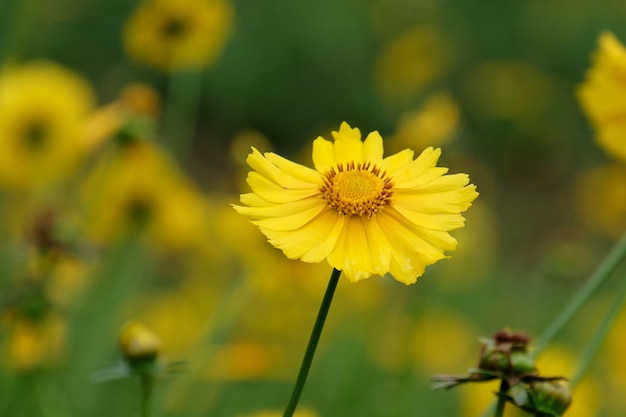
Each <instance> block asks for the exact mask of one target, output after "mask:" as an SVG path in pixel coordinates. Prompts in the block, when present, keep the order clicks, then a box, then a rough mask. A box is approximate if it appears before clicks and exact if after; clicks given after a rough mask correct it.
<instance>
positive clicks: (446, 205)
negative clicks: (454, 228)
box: [392, 185, 478, 213]
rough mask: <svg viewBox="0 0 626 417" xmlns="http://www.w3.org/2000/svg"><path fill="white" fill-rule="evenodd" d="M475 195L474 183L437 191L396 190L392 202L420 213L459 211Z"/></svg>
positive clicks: (469, 203) (463, 209)
mask: <svg viewBox="0 0 626 417" xmlns="http://www.w3.org/2000/svg"><path fill="white" fill-rule="evenodd" d="M477 196H478V193H477V192H476V187H475V186H474V185H468V186H466V187H463V188H457V189H452V190H448V191H442V192H438V193H420V192H417V191H409V190H407V191H399V192H397V193H396V194H395V195H394V196H393V201H394V202H393V203H392V204H393V205H394V206H395V205H399V206H401V207H404V208H405V209H408V210H412V211H417V212H422V213H461V212H463V211H465V210H467V208H468V207H470V206H471V205H472V201H474V199H475V198H476V197H477Z"/></svg>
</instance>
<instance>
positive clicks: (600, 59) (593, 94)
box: [578, 32, 626, 162]
mask: <svg viewBox="0 0 626 417" xmlns="http://www.w3.org/2000/svg"><path fill="white" fill-rule="evenodd" d="M598 45H599V49H598V50H597V51H596V52H595V54H594V55H593V63H592V66H591V68H590V69H589V70H588V71H587V74H586V80H585V81H584V82H583V83H582V84H581V85H580V86H579V87H578V99H579V101H580V105H581V106H582V108H583V110H584V111H585V113H586V114H587V116H588V117H589V119H590V121H591V124H592V125H593V127H594V128H595V130H596V132H595V133H596V134H595V137H596V141H597V142H598V145H599V146H600V147H601V148H602V149H604V150H605V151H606V152H607V153H609V154H610V155H612V156H614V157H615V158H618V159H619V160H621V161H623V162H626V101H625V100H624V95H626V84H625V83H624V79H625V78H626V48H624V46H623V45H622V44H621V43H620V42H619V40H617V38H616V37H615V36H614V35H613V34H612V33H610V32H604V33H602V35H600V38H599V40H598Z"/></svg>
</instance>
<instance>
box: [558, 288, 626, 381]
mask: <svg viewBox="0 0 626 417" xmlns="http://www.w3.org/2000/svg"><path fill="white" fill-rule="evenodd" d="M625 299H626V280H624V279H622V280H621V285H620V286H619V288H618V290H617V294H616V295H615V300H614V301H613V304H611V307H610V308H609V311H607V313H606V315H605V316H604V318H603V319H602V322H601V323H600V325H599V326H598V328H597V329H596V331H595V332H594V334H593V336H592V337H591V339H590V340H589V342H588V343H587V345H586V346H585V348H584V349H583V351H582V353H581V355H580V360H579V363H578V368H577V369H576V372H575V373H574V375H573V376H572V377H571V378H570V385H571V386H572V387H573V386H574V385H576V384H577V383H578V382H579V381H580V378H581V377H582V376H583V374H584V373H585V371H586V370H587V368H588V367H589V365H590V364H591V361H592V360H593V358H594V357H595V356H596V354H597V353H598V351H599V350H600V347H601V346H602V342H604V339H605V338H606V335H607V334H608V332H609V330H611V327H612V326H613V323H615V319H617V316H618V314H619V313H620V311H621V310H622V307H623V306H624V300H625Z"/></svg>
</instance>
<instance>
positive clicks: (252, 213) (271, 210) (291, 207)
mask: <svg viewBox="0 0 626 417" xmlns="http://www.w3.org/2000/svg"><path fill="white" fill-rule="evenodd" d="M325 206H326V203H325V202H324V200H322V199H321V198H318V197H309V198H305V199H302V200H295V201H291V202H288V203H284V204H272V205H267V206H254V207H240V206H237V207H238V208H237V211H238V212H239V213H241V214H244V215H246V216H248V217H250V218H251V219H254V220H261V219H270V218H275V217H278V218H282V217H287V216H292V215H294V214H298V213H301V212H306V211H308V210H310V209H313V208H316V207H321V208H322V209H323V208H324V207H325Z"/></svg>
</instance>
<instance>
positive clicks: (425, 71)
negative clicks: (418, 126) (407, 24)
mask: <svg viewBox="0 0 626 417" xmlns="http://www.w3.org/2000/svg"><path fill="white" fill-rule="evenodd" d="M445 43H446V41H445V39H444V38H443V37H442V34H441V33H440V32H439V31H438V30H437V29H436V28H434V27H430V26H418V27H415V28H412V29H411V30H409V31H408V32H406V33H404V34H402V35H400V36H398V37H397V38H395V39H392V40H391V41H390V42H389V43H388V44H387V45H386V46H385V47H384V48H383V50H382V51H381V54H380V56H379V57H378V59H377V61H376V63H375V67H374V80H375V83H376V86H377V87H378V89H379V91H380V92H381V93H382V94H383V95H384V96H385V97H386V98H387V99H389V100H393V101H395V100H400V101H405V100H411V99H413V98H414V97H415V95H416V94H417V93H419V92H420V91H421V90H422V89H423V88H424V87H426V86H427V85H428V84H430V83H431V82H433V81H435V80H437V79H438V78H440V77H441V76H442V75H443V74H444V73H445V72H446V71H447V68H448V66H449V61H450V57H449V52H448V51H449V50H450V48H447V47H446V45H445Z"/></svg>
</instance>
